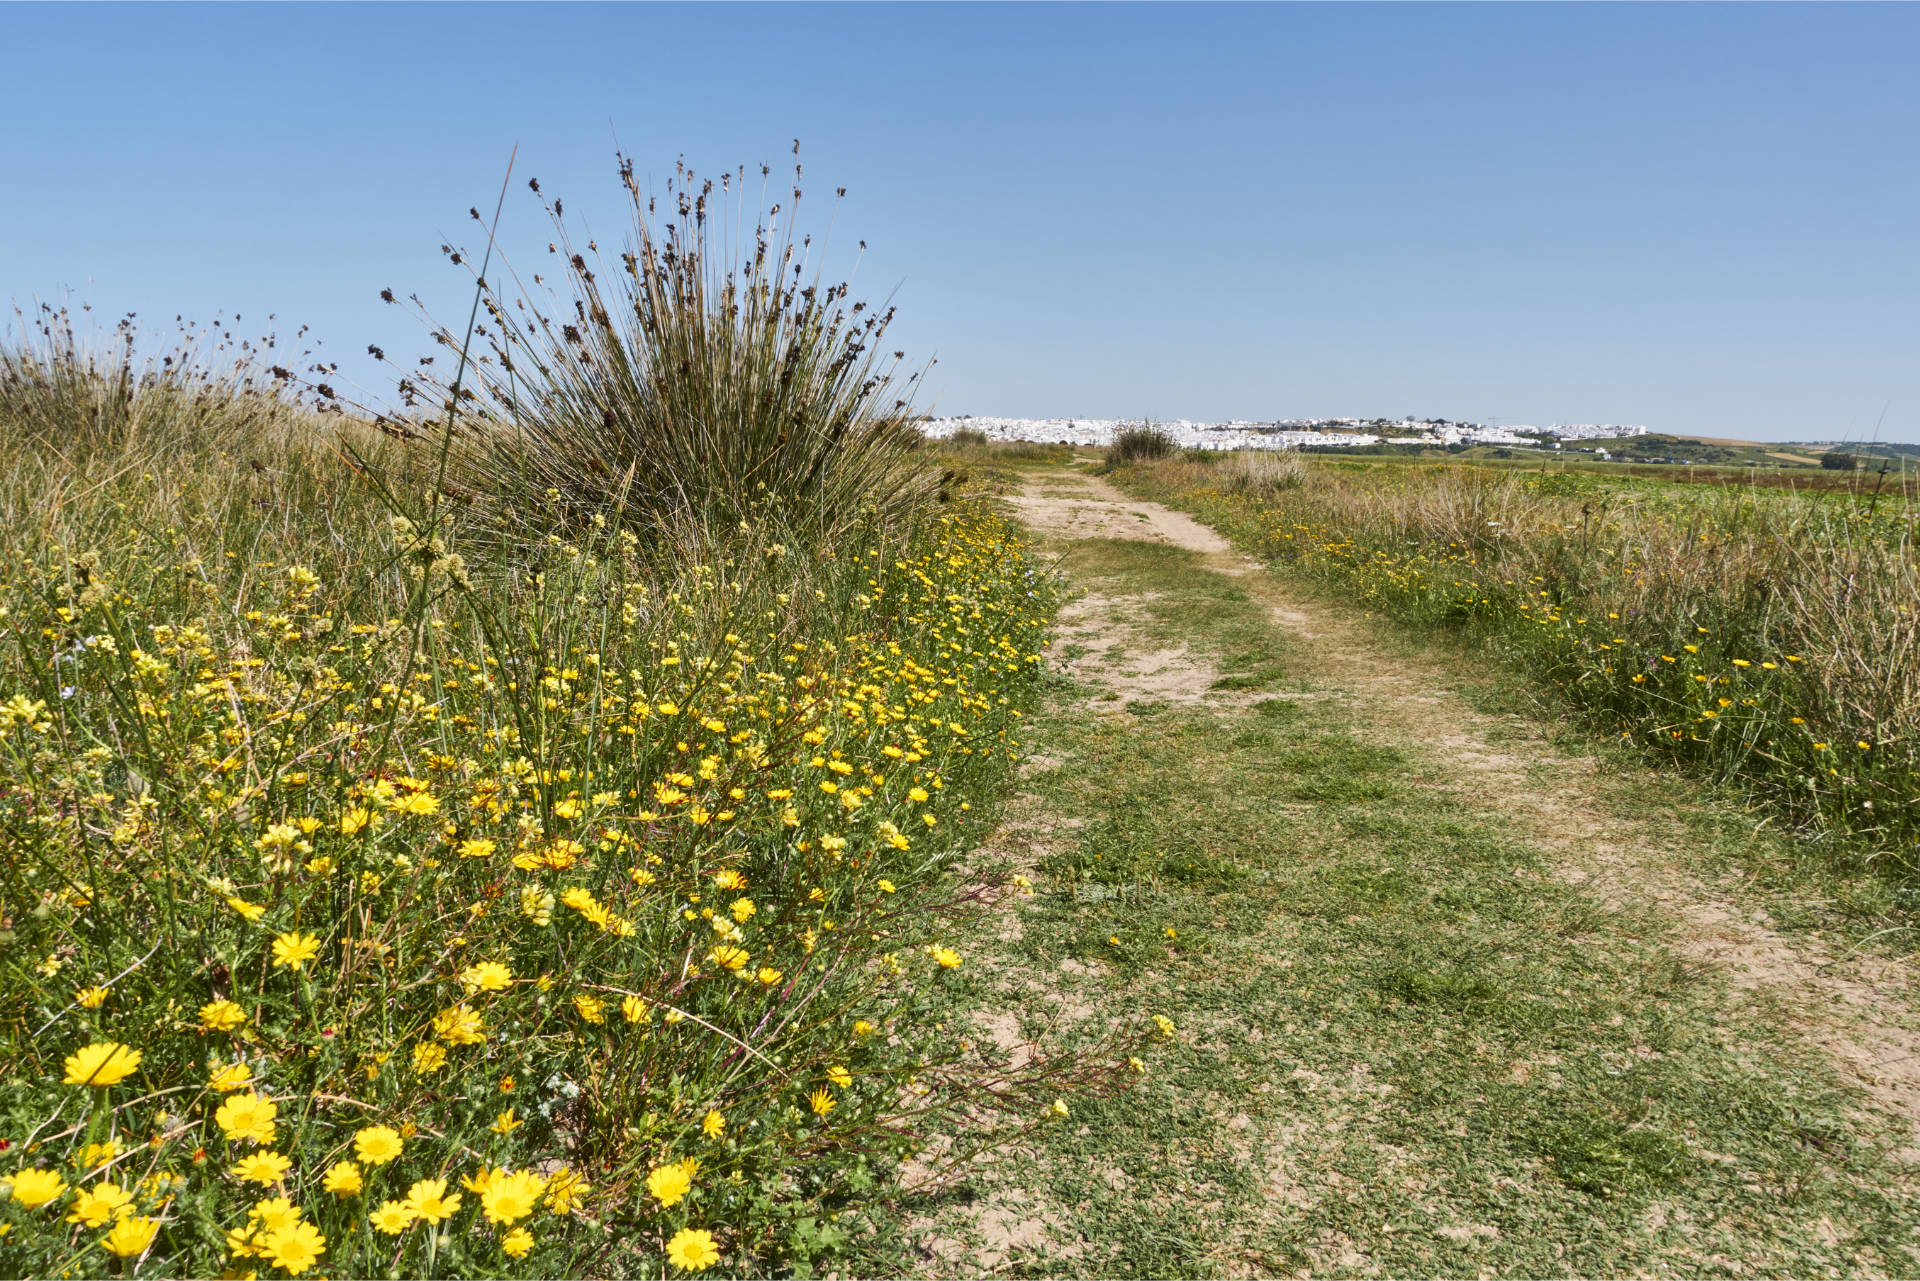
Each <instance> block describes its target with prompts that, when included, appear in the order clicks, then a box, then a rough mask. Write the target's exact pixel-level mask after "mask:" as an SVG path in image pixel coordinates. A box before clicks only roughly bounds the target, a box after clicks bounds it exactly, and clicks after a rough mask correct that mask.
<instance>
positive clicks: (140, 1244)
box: [100, 1215, 160, 1259]
mask: <svg viewBox="0 0 1920 1281" xmlns="http://www.w3.org/2000/svg"><path fill="white" fill-rule="evenodd" d="M159 1231H160V1220H158V1219H149V1218H147V1217H146V1216H145V1215H136V1216H133V1217H131V1218H124V1219H121V1220H120V1221H119V1222H117V1223H115V1224H114V1225H113V1231H111V1232H109V1233H107V1235H106V1238H105V1239H104V1240H102V1241H101V1242H100V1247H101V1248H102V1249H103V1250H105V1251H106V1252H107V1253H108V1254H114V1255H118V1256H119V1257H121V1258H123V1259H131V1258H133V1257H134V1256H135V1255H138V1254H145V1253H146V1252H147V1247H148V1246H150V1245H152V1244H153V1238H154V1235H155V1234H156V1233H157V1232H159Z"/></svg>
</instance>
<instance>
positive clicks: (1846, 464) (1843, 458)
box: [1820, 449, 1860, 471]
mask: <svg viewBox="0 0 1920 1281" xmlns="http://www.w3.org/2000/svg"><path fill="white" fill-rule="evenodd" d="M1820 465H1821V466H1822V467H1824V468H1826V469H1827V470H1828V471H1854V470H1855V469H1857V468H1858V467H1859V466H1860V460H1859V459H1858V458H1856V457H1854V456H1853V455H1852V454H1849V453H1846V452H1844V451H1842V450H1838V449H1829V450H1828V451H1827V452H1826V453H1824V454H1821V455H1820Z"/></svg>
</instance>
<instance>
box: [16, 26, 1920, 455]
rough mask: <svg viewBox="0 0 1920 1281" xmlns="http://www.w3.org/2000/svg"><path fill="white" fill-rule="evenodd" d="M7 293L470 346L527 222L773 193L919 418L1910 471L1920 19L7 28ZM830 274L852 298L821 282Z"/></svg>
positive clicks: (358, 338)
mask: <svg viewBox="0 0 1920 1281" xmlns="http://www.w3.org/2000/svg"><path fill="white" fill-rule="evenodd" d="M0 66H4V69H5V76H6V81H7V86H8V93H7V101H8V122H7V126H6V137H7V142H6V146H5V148H4V152H0V165H4V169H0V173H3V174H4V186H3V187H0V190H4V192H5V196H6V198H5V199H4V200H0V290H4V292H5V293H6V294H8V295H10V296H11V297H12V298H13V299H14V300H16V301H21V302H26V301H29V300H31V299H33V298H35V297H41V298H58V297H60V296H61V295H62V293H63V291H67V290H71V291H72V293H73V295H74V296H75V297H76V298H85V299H87V300H90V301H91V302H93V303H94V304H95V307H96V314H101V313H104V314H109V315H111V314H113V313H117V312H120V311H126V310H138V311H139V312H140V313H141V314H142V318H143V320H145V319H162V318H164V319H166V320H168V321H171V319H172V317H173V315H174V314H175V313H186V314H188V315H197V316H202V317H205V316H208V315H210V314H211V313H212V312H213V311H214V310H216V309H218V308H225V309H226V310H228V311H229V312H232V311H235V310H238V311H240V312H242V313H243V314H244V315H245V316H246V323H245V324H244V325H243V328H247V329H251V328H252V327H253V322H254V321H255V320H256V319H263V318H264V316H265V314H266V313H268V312H274V313H277V314H278V315H279V316H280V317H281V320H282V323H283V324H286V323H287V322H289V321H291V322H292V324H294V325H297V324H300V323H305V324H309V325H311V326H313V328H314V332H315V333H316V334H317V335H319V336H321V337H322V338H323V339H324V340H325V342H326V343H327V350H329V351H331V352H332V353H334V356H335V358H336V359H338V360H339V361H340V362H341V365H342V367H343V370H346V371H347V372H350V373H353V374H355V375H356V376H357V377H358V378H359V379H360V381H361V382H362V383H363V385H365V386H366V387H367V389H368V390H369V391H370V392H372V393H374V394H376V395H382V394H385V393H386V392H387V391H388V390H389V388H388V387H387V386H386V385H385V383H384V382H383V381H382V380H381V379H380V378H379V377H378V375H377V372H376V371H375V370H373V369H372V368H371V362H369V361H367V360H366V358H365V357H364V356H363V355H360V354H359V353H363V352H364V350H365V347H366V345H367V344H368V343H369V342H377V343H380V344H382V345H383V346H385V347H386V348H387V349H388V350H389V351H390V352H395V351H404V352H416V351H419V350H424V349H425V346H426V345H425V343H424V342H423V341H422V338H421V335H420V333H419V331H418V329H417V328H416V327H415V326H414V325H412V324H411V323H409V322H407V321H406V320H405V319H404V317H402V316H401V315H400V314H399V312H398V311H397V309H393V308H385V307H382V306H381V305H380V304H379V303H378V301H377V300H376V295H377V293H378V291H379V290H380V289H381V288H382V287H386V286H391V287H393V288H394V289H396V290H398V291H400V292H401V293H403V294H404V293H409V292H414V291H419V292H420V293H421V294H422V296H423V297H425V298H427V299H428V300H429V301H430V302H431V303H432V304H433V305H434V306H435V308H436V309H437V310H439V311H441V312H443V313H444V314H446V315H449V316H451V315H453V314H454V313H456V312H458V313H460V314H462V315H464V305H463V301H462V295H461V294H460V292H459V291H458V289H457V288H455V286H456V283H457V282H456V279H455V276H454V273H453V272H452V271H451V270H450V269H449V268H448V267H447V266H446V265H445V264H444V263H443V262H442V261H441V260H440V258H439V256H438V253H437V250H438V246H439V245H440V243H441V241H442V239H443V238H452V237H455V236H457V237H461V238H464V239H468V240H470V239H471V236H472V233H471V227H472V224H471V223H469V222H468V221H467V218H466V211H467V208H468V206H469V205H474V204H478V205H482V206H484V207H489V208H490V207H491V201H492V199H493V196H494V194H495V193H496V192H497V190H498V187H499V182H500V176H501V171H502V167H503V165H504V162H505V160H506V157H507V153H508V150H509V148H510V147H511V146H512V145H513V144H514V143H516V142H517V143H518V144H519V147H520V161H519V168H518V170H517V175H518V176H517V177H516V179H515V188H516V191H515V194H514V195H513V196H511V197H510V198H509V200H508V205H507V210H508V213H507V228H508V233H509V236H510V239H511V240H512V242H514V243H519V242H520V241H521V240H525V241H526V242H527V243H532V242H534V241H538V242H540V244H541V247H542V248H544V240H545V229H544V224H543V221H542V220H543V215H542V214H541V212H540V210H539V208H538V206H537V204H536V203H535V201H534V199H533V197H532V196H531V195H530V193H528V192H527V191H526V190H525V187H524V183H523V179H524V178H525V177H528V176H538V177H539V178H540V180H541V184H542V186H543V187H544V188H545V189H546V190H547V191H548V192H549V193H555V192H557V193H559V194H561V195H563V196H564V197H565V198H566V200H567V204H568V207H569V212H570V213H571V212H573V211H575V210H578V211H579V212H580V213H581V214H582V215H583V216H585V217H587V218H589V219H591V220H592V226H593V230H594V231H596V232H597V233H599V234H600V235H601V237H602V238H603V239H604V240H615V239H617V238H618V237H617V233H618V217H617V215H618V212H619V205H618V203H617V199H616V197H617V194H618V193H617V185H616V183H615V180H614V176H613V171H612V151H613V147H614V137H615V133H616V131H617V134H618V139H619V142H620V144H621V145H623V146H624V147H625V148H626V149H627V150H628V151H629V152H630V153H631V154H632V155H633V156H634V157H635V158H636V160H637V161H638V163H639V166H640V169H641V171H642V173H643V174H651V175H653V176H654V178H655V179H656V180H657V181H658V180H663V179H664V178H665V176H666V175H667V174H668V173H670V172H671V169H672V164H673V161H674V158H675V157H676V156H679V155H683V154H684V155H685V156H686V157H687V159H688V161H689V162H690V163H692V164H694V165H695V166H696V167H698V168H700V169H702V170H703V171H709V172H717V171H718V170H720V169H722V168H732V167H734V166H735V165H737V164H740V163H746V164H748V165H755V164H757V163H758V162H760V161H762V160H765V161H769V162H772V163H774V164H776V165H779V164H780V163H781V162H782V161H784V160H785V159H786V157H787V153H788V150H789V148H790V146H791V140H792V139H794V138H796V137H797V138H800V139H801V140H802V145H803V154H802V159H803V160H804V161H805V162H806V165H807V179H808V182H807V185H808V187H809V189H810V191H809V202H810V204H811V205H812V219H811V222H812V225H813V226H814V227H815V228H816V229H820V230H824V229H825V226H826V216H827V214H828V212H829V209H828V206H829V204H830V203H831V202H830V200H829V199H814V197H827V196H828V195H829V189H830V188H832V187H834V186H838V185H844V186H845V187H847V188H848V195H847V197H846V199H845V201H844V202H842V203H841V206H840V208H839V210H838V213H837V215H835V216H836V219H837V221H836V226H835V229H834V246H835V249H836V251H845V250H850V249H851V247H852V246H853V243H854V241H855V240H857V239H862V238H864V239H865V240H866V241H867V242H868V244H869V247H870V248H869V251H868V253H867V254H866V257H865V259H864V261H863V262H862V263H861V264H860V267H859V271H858V274H857V276H856V277H855V290H856V293H863V294H865V295H866V296H869V297H883V296H886V295H889V294H892V295H894V297H895V301H896V302H897V303H898V304H899V307H900V315H901V319H900V321H899V324H898V325H897V327H896V329H895V332H894V336H895V338H896V339H897V340H898V341H897V343H896V344H895V345H898V346H902V347H905V348H906V349H908V350H909V351H910V352H911V353H912V354H913V355H914V356H916V357H925V356H929V355H937V356H938V358H939V364H938V365H937V366H936V368H935V369H934V371H933V374H932V375H931V377H930V379H929V381H928V391H927V394H926V395H925V396H923V398H922V399H923V401H924V402H925V403H927V404H929V406H930V407H932V408H935V409H937V410H939V411H941V412H948V413H973V414H1007V415H1033V416H1039V415H1057V414H1072V415H1081V416H1122V415H1124V416H1138V415H1144V414H1150V415H1153V416H1155V417H1160V418H1175V417H1187V418H1225V417H1243V418H1248V417H1261V418H1266V417H1276V416H1283V415H1285V416H1292V415H1317V414H1367V415H1373V414H1401V413H1411V414H1415V415H1420V416H1426V415H1446V416H1450V417H1471V418H1481V419H1484V418H1486V417H1488V416H1497V417H1499V418H1500V419H1502V420H1518V421H1528V422H1536V423H1546V422H1552V421H1595V420H1598V421H1615V422H1644V423H1647V424H1649V425H1651V426H1652V427H1654V428H1655V429H1656V430H1661V429H1664V430H1671V431H1683V432H1696V433H1704V434H1708V435H1729V436H1748V437H1759V438H1772V439H1792V438H1799V439H1807V438H1831V437H1835V436H1848V437H1852V438H1859V437H1862V436H1867V435H1870V434H1871V433H1872V432H1873V430H1874V426H1875V423H1876V421H1878V420H1879V419H1880V417H1881V414H1882V410H1883V406H1884V407H1886V408H1885V425H1884V427H1883V428H1882V436H1883V438H1886V439H1907V440H1915V439H1920V288H1917V287H1916V286H1920V236H1917V235H1916V232H1920V163H1917V162H1920V76H1916V74H1915V68H1916V66H1920V7H1916V6H1912V5H1906V6H1893V5H1885V6H1870V7H1796V6H1785V5H1766V6H1755V7H1745V6H1734V5H1694V6H1684V7H1664V6H1651V5H1629V6H1620V7H1612V6H1551V7H1522V6H1517V5H1495V6H1485V7H1449V6H1441V5H1432V6H1424V5H1423V6H1402V5H1384V6H1354V7H1316V6H1279V7H1254V6H1238V5H1236V6H1229V7H1199V6H1181V7H1156V6H1137V5H1129V6H1120V7H1104V6H1097V5H1076V6H1064V7H1011V6H998V5H981V6H967V7H934V6H916V7H880V6H868V5H859V6H846V7H831V8H825V7H802V6H781V7H772V8H763V7H753V6H744V5H727V6H716V7H707V8H678V7H656V6H647V7H615V6H592V7H580V8H566V7H554V6H543V7H524V8H523V7H516V6H512V5H487V6H475V7H456V6H450V5H449V6H439V5H436V6H422V7H374V6H353V5H338V6H330V7H297V6H283V5H274V6H248V7H241V6H214V7H161V6H138V7H117V6H105V5H76V6H71V7H25V6H20V5H6V6H0ZM841 257H842V259H845V258H846V255H845V254H844V253H842V255H841Z"/></svg>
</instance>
